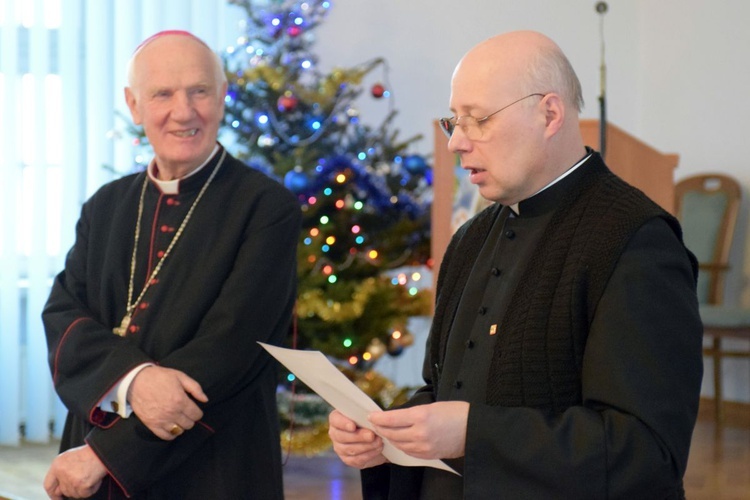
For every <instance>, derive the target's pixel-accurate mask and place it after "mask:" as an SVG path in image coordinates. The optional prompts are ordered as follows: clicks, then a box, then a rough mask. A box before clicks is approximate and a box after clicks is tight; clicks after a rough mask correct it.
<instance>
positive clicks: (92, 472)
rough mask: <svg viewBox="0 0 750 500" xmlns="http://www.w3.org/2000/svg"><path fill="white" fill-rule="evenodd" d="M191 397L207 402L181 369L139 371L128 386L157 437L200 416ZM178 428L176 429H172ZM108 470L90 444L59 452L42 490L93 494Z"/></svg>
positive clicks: (170, 435)
mask: <svg viewBox="0 0 750 500" xmlns="http://www.w3.org/2000/svg"><path fill="white" fill-rule="evenodd" d="M190 396H192V397H193V398H195V399H196V400H197V401H200V402H202V403H206V402H208V397H207V396H206V394H205V393H204V392H203V389H202V388H201V386H200V384H199V383H198V382H196V381H195V380H194V379H192V378H190V377H189V376H187V375H186V374H184V373H183V372H181V371H178V370H173V369H171V368H163V367H160V366H149V367H147V368H144V369H143V370H141V371H140V372H139V373H138V374H137V375H136V376H135V378H134V379H133V381H132V383H131V384H130V387H129V388H128V401H129V402H130V406H131V407H132V408H133V412H134V413H135V414H136V415H137V416H138V418H139V419H140V420H141V422H143V424H144V425H145V426H146V427H148V428H149V430H151V432H153V433H154V434H155V435H156V436H158V437H159V438H161V439H163V440H165V441H171V440H173V439H176V438H177V437H178V436H179V435H180V434H182V432H183V430H187V429H191V428H193V426H194V425H195V422H197V421H198V420H200V419H201V418H203V411H202V410H201V409H200V408H199V407H198V405H197V404H196V403H195V401H193V400H192V399H191V398H190ZM177 428H179V432H174V429H177ZM106 475H107V469H106V468H105V467H104V465H103V464H102V462H101V460H100V459H99V457H98V456H97V455H96V453H94V451H93V450H92V449H91V447H90V446H89V445H83V446H79V447H77V448H73V449H70V450H68V451H66V452H64V453H61V454H60V455H58V456H57V457H56V458H55V459H54V460H53V461H52V465H51V466H50V468H49V471H48V472H47V475H46V477H45V478H44V489H45V491H46V492H47V495H49V497H50V498H51V499H53V500H62V498H63V497H69V498H85V497H89V496H91V495H93V494H94V493H96V491H97V490H98V489H99V487H100V486H101V483H102V480H103V479H104V477H105V476H106Z"/></svg>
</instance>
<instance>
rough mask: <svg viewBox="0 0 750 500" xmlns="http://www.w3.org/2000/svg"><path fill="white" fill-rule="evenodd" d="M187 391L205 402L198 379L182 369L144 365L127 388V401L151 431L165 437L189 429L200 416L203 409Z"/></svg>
mask: <svg viewBox="0 0 750 500" xmlns="http://www.w3.org/2000/svg"><path fill="white" fill-rule="evenodd" d="M189 395H190V396H193V397H194V398H195V399H197V400H198V401H200V402H202V403H206V402H208V396H206V395H205V394H204V392H203V389H202V388H201V386H200V384H199V383H198V382H196V381H195V380H193V379H192V378H190V377H188V376H187V375H185V374H184V373H182V372H181V371H178V370H173V369H171V368H163V367H161V366H149V367H147V368H144V369H143V370H141V371H140V372H138V375H136V376H135V378H134V379H133V382H132V383H131V384H130V387H129V388H128V401H129V402H130V406H131V407H132V408H133V412H134V413H135V414H136V415H137V416H138V418H139V419H140V420H141V422H143V424H144V425H145V426H146V427H148V428H149V429H150V430H151V432H153V433H154V434H156V435H157V436H158V437H160V438H161V439H163V440H165V441H171V440H173V439H175V438H176V437H178V436H179V435H180V434H181V433H182V431H184V430H187V429H192V428H193V425H195V422H197V421H198V420H200V419H201V418H203V411H201V409H200V408H199V407H198V405H197V404H195V402H194V401H193V400H192V399H190V397H189ZM175 426H178V427H179V428H177V427H175Z"/></svg>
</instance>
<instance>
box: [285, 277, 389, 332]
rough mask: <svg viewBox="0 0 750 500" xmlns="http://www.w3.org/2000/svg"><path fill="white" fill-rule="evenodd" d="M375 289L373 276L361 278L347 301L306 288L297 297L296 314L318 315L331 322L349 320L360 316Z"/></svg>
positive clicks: (302, 315) (305, 315)
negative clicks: (334, 298)
mask: <svg viewBox="0 0 750 500" xmlns="http://www.w3.org/2000/svg"><path fill="white" fill-rule="evenodd" d="M376 290H377V283H376V280H375V278H366V279H364V280H362V282H361V283H359V284H358V285H357V286H356V288H355V290H354V293H352V300H350V301H348V302H339V301H333V300H331V299H330V298H328V297H327V296H326V295H325V293H324V292H323V291H322V290H320V289H313V290H307V291H305V292H303V293H301V294H300V296H299V297H298V299H297V314H298V315H299V316H300V317H302V318H304V317H312V316H318V317H319V318H321V319H322V320H324V321H327V322H331V323H344V322H346V321H351V320H352V319H356V318H359V317H360V316H362V313H363V312H364V310H365V305H366V304H367V301H368V300H369V298H370V296H371V295H372V294H373V293H375V291H376Z"/></svg>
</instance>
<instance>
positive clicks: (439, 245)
mask: <svg viewBox="0 0 750 500" xmlns="http://www.w3.org/2000/svg"><path fill="white" fill-rule="evenodd" d="M581 135H582V136H583V143H584V144H586V145H587V146H590V147H592V148H594V149H596V150H598V149H599V121H598V120H581ZM434 138H435V152H434V164H433V185H432V188H433V202H432V242H431V251H432V264H433V269H435V270H436V272H435V273H434V276H435V278H434V279H435V280H436V279H437V270H438V269H439V268H440V263H441V262H442V260H443V254H444V253H445V248H446V247H447V246H448V242H449V241H450V238H451V236H452V235H453V228H452V227H451V218H452V212H453V195H454V190H455V179H454V172H453V169H454V167H455V165H456V162H457V159H456V157H455V155H453V154H451V153H450V151H448V139H447V138H446V137H445V134H443V131H442V130H441V129H440V124H439V123H438V122H437V121H435V122H434ZM678 160H679V156H678V155H676V154H664V153H660V152H659V151H657V150H656V149H654V148H653V147H651V146H649V145H648V144H646V143H645V142H643V141H641V140H639V139H637V138H635V137H633V136H632V135H630V134H628V133H627V132H625V131H624V130H622V129H621V128H619V127H617V126H615V125H612V124H608V125H607V151H606V158H605V161H606V163H607V166H609V168H610V169H611V170H612V171H613V172H614V173H615V174H617V175H618V176H620V177H621V178H622V179H623V180H625V181H626V182H628V183H629V184H632V185H633V186H635V187H637V188H638V189H640V190H641V191H643V192H644V193H646V194H647V195H648V196H649V197H650V198H651V199H652V200H654V201H655V202H656V203H658V204H659V205H661V206H662V207H663V208H664V209H665V210H667V211H668V212H670V213H674V169H675V168H676V167H677V162H678Z"/></svg>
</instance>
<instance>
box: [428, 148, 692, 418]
mask: <svg viewBox="0 0 750 500" xmlns="http://www.w3.org/2000/svg"><path fill="white" fill-rule="evenodd" d="M582 168H585V169H586V172H585V173H584V175H583V176H582V178H581V180H580V182H578V183H577V184H576V185H574V186H573V187H572V188H571V189H570V190H569V191H568V192H567V193H566V194H565V195H564V196H563V198H562V200H561V202H560V204H559V205H558V207H557V208H556V209H555V211H554V213H553V215H552V218H551V220H550V223H549V225H548V227H547V228H546V230H545V233H544V235H543V236H542V238H541V240H540V242H539V244H538V246H537V247H536V249H535V250H534V253H533V254H532V256H531V258H530V260H529V264H528V266H527V268H526V269H525V270H524V271H523V272H522V274H521V276H522V277H521V279H520V281H519V285H518V287H517V288H516V290H515V291H514V293H513V296H512V297H511V300H510V305H509V307H508V310H507V312H506V313H505V317H504V318H497V319H498V320H500V319H502V321H498V324H499V325H501V328H500V332H501V333H500V336H499V338H498V339H497V342H496V344H495V352H494V355H493V359H492V362H491V365H490V373H489V374H488V377H487V393H486V403H487V404H490V405H501V406H508V407H513V406H524V407H532V408H537V409H541V410H546V411H547V412H549V413H561V412H563V411H564V410H565V409H567V408H569V407H571V406H575V405H579V404H581V401H582V398H581V370H582V359H583V352H584V348H585V345H586V340H587V337H588V331H589V325H590V323H591V320H592V318H593V316H594V313H595V312H596V306H597V304H598V302H599V299H600V298H601V296H602V293H603V292H604V288H605V286H606V284H607V282H608V280H609V277H610V275H611V274H612V271H613V270H614V267H615V264H616V263H617V260H618V259H619V257H620V255H621V253H622V252H623V250H624V248H625V246H626V245H627V243H628V241H630V239H631V238H632V236H633V235H634V234H635V232H636V231H637V230H638V229H639V228H640V227H641V226H642V225H643V224H644V223H646V222H647V221H648V220H650V219H652V218H654V217H661V218H663V219H664V220H665V221H666V222H667V223H668V224H669V226H670V227H671V229H672V230H673V231H674V233H675V234H676V235H677V237H678V238H679V239H680V241H682V232H681V229H680V226H679V223H678V222H677V220H676V219H675V218H674V217H672V216H671V215H669V214H668V213H667V212H665V211H664V210H663V209H661V208H660V207H659V206H658V205H656V204H655V203H654V202H652V201H651V200H650V199H649V198H648V197H646V195H644V194H643V193H642V192H641V191H639V190H637V189H636V188H634V187H632V186H630V185H628V184H627V183H625V182H624V181H622V180H621V179H620V178H618V177H617V176H615V175H614V174H613V173H612V172H610V171H609V169H608V168H607V167H606V165H604V163H603V161H602V159H601V157H600V156H599V155H598V154H596V153H594V157H593V158H591V159H590V160H589V161H588V162H587V165H584V166H583V167H582ZM501 208H502V206H500V205H493V206H490V207H488V208H487V209H485V210H484V211H482V212H481V213H479V214H478V215H477V216H475V217H474V218H472V219H471V220H470V221H469V222H467V223H466V224H465V225H464V226H462V227H461V228H460V229H459V231H457V233H456V235H455V236H454V237H453V239H452V240H451V243H450V244H449V246H448V249H447V250H446V254H445V258H444V261H443V265H442V266H441V269H440V273H439V275H438V285H437V289H438V296H437V301H436V307H435V319H434V321H433V327H432V333H431V341H430V354H431V356H432V363H431V366H432V370H433V373H432V376H433V383H434V386H435V387H437V384H438V383H439V376H440V369H439V366H442V364H443V360H444V358H445V348H446V345H447V340H448V334H449V332H450V327H451V323H452V320H453V318H454V316H455V313H456V310H457V308H458V303H459V301H460V298H461V292H462V290H463V289H464V287H465V285H466V282H467V280H468V277H469V275H470V273H471V268H472V266H473V264H474V261H475V260H476V258H477V256H478V254H479V252H480V250H481V248H482V246H483V244H484V241H485V239H486V237H487V235H488V234H489V232H490V228H491V227H492V224H493V223H494V221H495V219H496V218H497V214H498V212H499V211H500V209H501ZM686 254H687V255H688V256H689V258H690V259H691V262H692V264H693V269H694V274H696V276H697V264H696V262H695V259H694V258H693V257H692V255H691V254H690V253H689V252H687V251H686ZM436 340H437V341H436Z"/></svg>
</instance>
